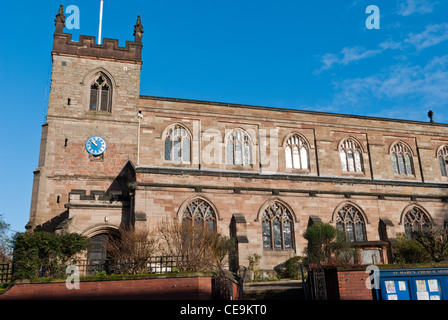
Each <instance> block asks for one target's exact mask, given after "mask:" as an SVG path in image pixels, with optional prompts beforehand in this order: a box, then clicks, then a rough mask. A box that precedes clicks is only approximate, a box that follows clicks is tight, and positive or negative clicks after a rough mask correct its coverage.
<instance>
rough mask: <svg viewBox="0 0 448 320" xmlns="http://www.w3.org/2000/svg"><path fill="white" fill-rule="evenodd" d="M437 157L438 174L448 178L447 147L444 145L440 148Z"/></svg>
mask: <svg viewBox="0 0 448 320" xmlns="http://www.w3.org/2000/svg"><path fill="white" fill-rule="evenodd" d="M437 156H438V157H439V164H440V173H441V174H442V176H444V177H448V146H447V145H444V146H443V147H442V148H440V150H439V152H438V154H437Z"/></svg>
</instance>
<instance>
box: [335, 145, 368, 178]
mask: <svg viewBox="0 0 448 320" xmlns="http://www.w3.org/2000/svg"><path fill="white" fill-rule="evenodd" d="M339 156H340V159H341V169H342V171H347V172H362V171H363V163H362V150H361V145H360V144H359V143H358V141H356V140H355V139H353V138H347V139H345V140H343V141H342V143H341V144H340V147H339Z"/></svg>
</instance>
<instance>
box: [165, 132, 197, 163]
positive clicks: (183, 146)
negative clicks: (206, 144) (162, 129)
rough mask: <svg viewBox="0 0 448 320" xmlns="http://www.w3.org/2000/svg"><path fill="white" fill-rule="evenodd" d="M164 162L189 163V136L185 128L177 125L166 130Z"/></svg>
mask: <svg viewBox="0 0 448 320" xmlns="http://www.w3.org/2000/svg"><path fill="white" fill-rule="evenodd" d="M165 160H167V161H175V162H181V163H190V162H191V135H190V132H189V131H188V130H187V129H186V128H184V127H183V126H181V125H179V124H176V125H173V126H171V127H170V128H168V129H167V130H166V134H165Z"/></svg>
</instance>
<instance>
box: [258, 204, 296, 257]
mask: <svg viewBox="0 0 448 320" xmlns="http://www.w3.org/2000/svg"><path fill="white" fill-rule="evenodd" d="M261 226H262V233H263V249H265V250H288V249H293V248H294V230H293V220H292V214H291V212H290V211H289V209H288V208H287V207H286V206H285V205H283V204H282V203H280V202H278V201H275V202H273V203H272V204H270V205H269V206H268V207H267V208H266V209H265V210H264V212H263V216H262V221H261Z"/></svg>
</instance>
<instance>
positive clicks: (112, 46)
mask: <svg viewBox="0 0 448 320" xmlns="http://www.w3.org/2000/svg"><path fill="white" fill-rule="evenodd" d="M54 21H55V33H54V42H53V51H52V53H53V54H62V55H70V56H76V57H88V58H92V57H94V58H98V59H105V60H113V61H126V62H134V63H139V64H141V63H142V47H143V44H142V36H143V26H142V24H141V19H140V16H138V17H137V23H136V24H135V26H134V37H135V38H134V41H126V46H125V47H120V46H119V45H118V39H108V38H104V39H103V41H102V44H97V43H96V37H94V36H86V35H80V36H79V41H73V40H72V35H71V34H69V33H64V32H63V30H64V26H65V16H64V11H63V7H62V5H61V6H60V8H59V11H58V13H57V15H56V18H55V20H54Z"/></svg>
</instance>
